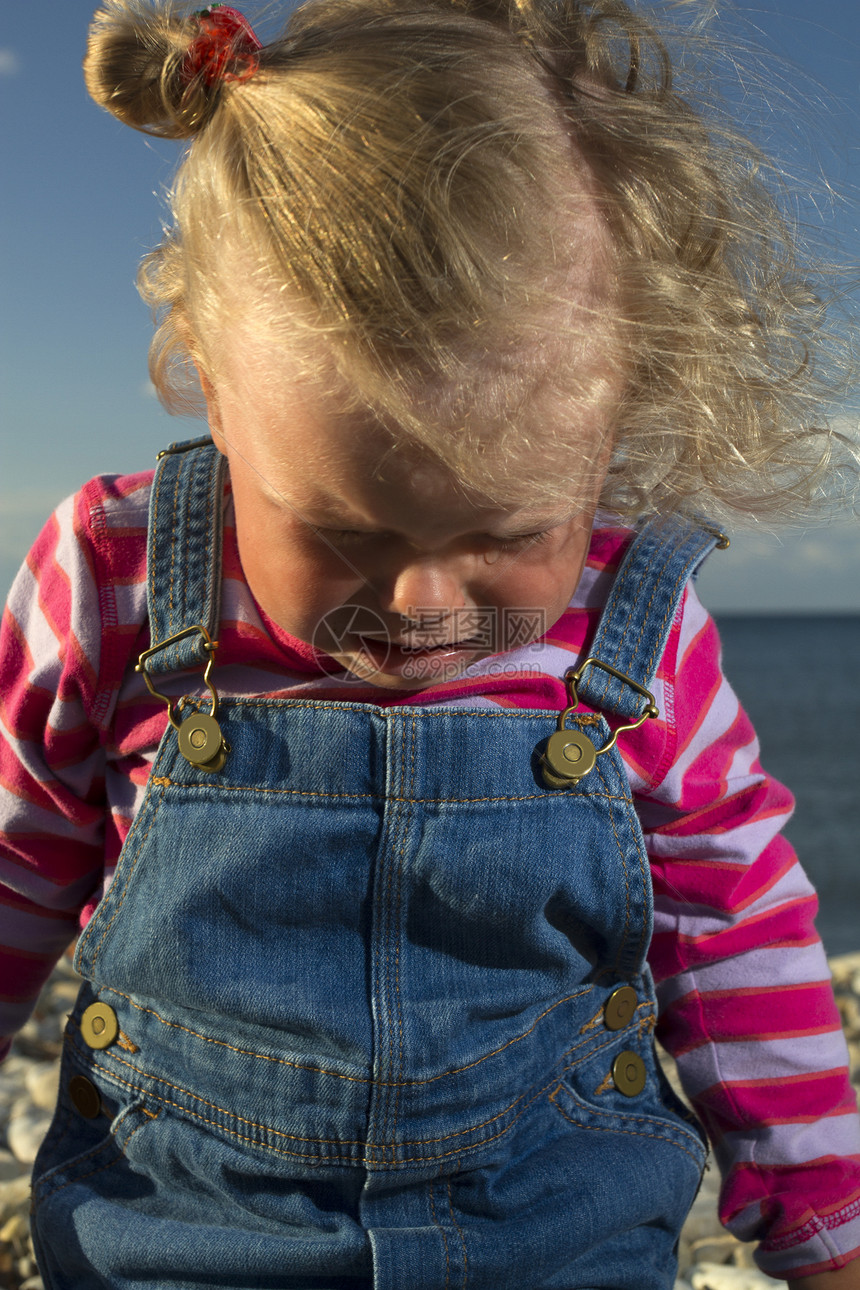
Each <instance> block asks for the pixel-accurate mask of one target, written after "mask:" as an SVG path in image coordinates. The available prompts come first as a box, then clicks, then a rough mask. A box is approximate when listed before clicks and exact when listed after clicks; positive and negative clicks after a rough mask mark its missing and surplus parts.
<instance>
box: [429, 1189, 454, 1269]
mask: <svg viewBox="0 0 860 1290" xmlns="http://www.w3.org/2000/svg"><path fill="white" fill-rule="evenodd" d="M435 1185H436V1184H435V1183H432V1182H431V1184H430V1187H429V1193H430V1214H431V1216H432V1218H433V1225H434V1227H438V1228H439V1231H440V1232H441V1233H442V1241H443V1243H444V1246H445V1286H446V1290H447V1287H448V1286H450V1284H451V1260H450V1258H449V1257H448V1238H447V1236H446V1235H445V1229H444V1227H443V1226H442V1224H441V1223H440V1222H439V1220H438V1218H437V1217H436V1202H435V1201H434V1199H433V1188H434V1187H435Z"/></svg>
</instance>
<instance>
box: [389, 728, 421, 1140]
mask: <svg viewBox="0 0 860 1290" xmlns="http://www.w3.org/2000/svg"><path fill="white" fill-rule="evenodd" d="M403 734H404V743H405V735H406V723H405V722H404V723H403ZM404 758H405V748H404ZM401 773H402V772H401ZM414 795H415V713H413V714H412V721H411V724H410V729H409V798H410V805H409V806H408V807H407V810H406V815H405V818H404V821H403V845H402V846H401V848H400V853H399V858H398V869H397V904H396V907H395V911H394V915H395V917H394V926H395V936H396V939H395V942H394V998H395V1003H396V1007H397V1032H398V1036H397V1037H398V1046H399V1057H398V1063H397V1081H398V1083H397V1087H396V1088H395V1092H394V1121H393V1124H392V1128H391V1136H392V1137H394V1135H395V1133H396V1130H397V1117H398V1115H399V1113H400V1081H401V1080H402V1078H403V1005H402V1001H401V994H400V940H401V935H402V911H403V870H404V866H405V864H406V846H407V843H408V841H409V829H410V826H411V824H412V805H411V802H412V799H414Z"/></svg>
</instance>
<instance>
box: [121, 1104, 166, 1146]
mask: <svg viewBox="0 0 860 1290" xmlns="http://www.w3.org/2000/svg"><path fill="white" fill-rule="evenodd" d="M138 1110H140V1111H141V1112H142V1114H143V1115H145V1116H146V1117H147V1119H148V1120H149V1121H150V1123H151V1122H152V1121H153V1120H157V1119H158V1115H157V1114H155V1113H154V1112H153V1111H147V1109H146V1107H145V1106H141V1107H139V1108H138ZM145 1127H146V1122H144V1123H143V1124H138V1125H137V1127H136V1128H134V1129H132V1131H131V1133H130V1134H129V1135H128V1137H127V1138H126V1140H125V1143H124V1145H123V1146H121V1147H119V1143H118V1142H117V1146H118V1147H119V1149H120V1151H121V1152H122V1154H123V1155H125V1149H126V1147H127V1146H128V1144H129V1143H130V1142H131V1140H132V1138H133V1137H134V1135H135V1134H136V1133H139V1132H140V1130H141V1129H143V1128H145ZM111 1136H112V1137H113V1138H114V1140H115V1141H116V1134H115V1133H114V1131H113V1129H111Z"/></svg>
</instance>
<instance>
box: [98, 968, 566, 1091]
mask: <svg viewBox="0 0 860 1290" xmlns="http://www.w3.org/2000/svg"><path fill="white" fill-rule="evenodd" d="M590 989H591V987H590V986H583V988H582V989H581V990H575V991H574V992H573V993H572V994H566V995H565V996H564V998H563V999H557V1000H556V1001H555V1003H552V1004H550V1006H549V1007H548V1008H545V1009H544V1011H543V1012H541V1013H540V1014H539V1015H538V1016H537V1017H535V1019H534V1021H533V1022H532V1024H531V1025H530V1026H529V1028H528V1030H524V1031H523V1032H522V1034H520V1035H515V1036H514V1038H513V1039H509V1040H508V1041H507V1043H505V1044H502V1045H501V1046H500V1047H499V1048H494V1049H493V1050H492V1051H491V1052H489V1053H484V1055H483V1056H482V1057H476V1058H475V1060H474V1061H473V1062H468V1063H467V1065H465V1066H455V1067H454V1068H453V1069H452V1070H449V1071H440V1073H439V1074H438V1075H431V1076H429V1077H428V1078H427V1079H410V1080H404V1081H403V1087H404V1088H418V1087H422V1086H423V1085H425V1084H435V1083H436V1081H437V1080H440V1079H447V1078H448V1076H449V1075H461V1074H462V1073H463V1071H468V1070H472V1069H473V1068H474V1067H475V1066H480V1064H481V1063H482V1062H485V1061H488V1060H489V1058H491V1057H496V1056H498V1054H499V1053H502V1052H504V1051H505V1049H506V1048H510V1047H511V1045H512V1044H518V1043H520V1041H521V1040H523V1039H526V1038H527V1037H528V1036H529V1035H530V1034H531V1033H532V1032H533V1031H534V1030H535V1029H536V1027H537V1025H538V1023H539V1022H541V1021H543V1019H544V1017H547V1016H549V1014H550V1013H551V1012H554V1011H555V1009H556V1008H559V1007H561V1005H562V1004H563V1003H570V1001H571V1000H572V999H579V998H581V996H582V995H583V994H588V993H589V991H590ZM103 991H107V992H109V993H110V994H115V995H116V996H117V998H119V999H125V1000H126V1002H127V1003H129V1004H130V1005H131V1007H132V1008H136V1009H137V1011H138V1012H143V1013H146V1014H147V1015H149V1016H151V1017H155V1019H156V1021H159V1022H160V1023H161V1024H162V1025H163V1026H169V1027H170V1028H171V1029H172V1030H181V1031H184V1033H185V1034H187V1035H192V1036H193V1037H194V1038H195V1039H202V1040H203V1042H204V1043H206V1044H216V1045H217V1046H218V1047H219V1048H226V1049H228V1051H229V1052H231V1053H238V1054H239V1056H240V1057H253V1058H255V1059H256V1060H257V1061H262V1062H274V1063H275V1064H276V1065H278V1066H289V1067H291V1068H292V1069H294V1070H300V1071H309V1072H310V1073H311V1074H314V1075H331V1076H332V1077H333V1078H334V1079H342V1080H347V1081H348V1082H349V1083H352V1084H375V1085H376V1086H377V1087H379V1088H390V1087H393V1084H392V1083H391V1082H389V1081H386V1080H375V1079H372V1078H371V1079H367V1078H365V1077H364V1076H362V1075H344V1074H343V1073H342V1072H341V1071H333V1070H329V1069H328V1068H327V1067H325V1066H307V1065H305V1064H304V1063H303V1062H292V1061H290V1060H289V1058H287V1057H269V1056H268V1055H267V1054H266V1053H255V1052H252V1051H251V1050H250V1049H248V1048H237V1047H236V1046H235V1045H234V1044H228V1043H227V1042H226V1040H223V1039H213V1038H210V1036H209V1035H203V1034H201V1033H200V1031H199V1030H191V1029H190V1028H189V1027H188V1026H182V1025H180V1024H179V1022H177V1021H166V1020H165V1018H164V1017H162V1016H160V1015H159V1014H158V1013H157V1012H156V1011H155V1010H154V1009H153V1008H144V1007H143V1006H142V1005H141V1004H139V1003H135V1001H134V999H132V998H131V996H130V995H128V994H123V992H122V991H121V990H114V989H113V988H112V987H111V986H104V987H103ZM570 1051H571V1050H570V1049H568V1052H570Z"/></svg>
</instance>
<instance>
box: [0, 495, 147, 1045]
mask: <svg viewBox="0 0 860 1290" xmlns="http://www.w3.org/2000/svg"><path fill="white" fill-rule="evenodd" d="M119 482H120V483H122V482H125V481H119ZM132 491H133V490H132ZM122 493H123V490H122V488H120V489H117V488H116V487H115V485H114V483H113V481H107V480H105V481H93V482H92V483H91V484H89V485H87V487H86V488H85V489H83V490H82V492H81V493H79V494H78V495H77V496H76V497H74V498H70V499H69V500H68V501H66V502H64V503H63V504H62V505H61V506H59V507H58V508H57V510H56V512H55V513H54V514H53V515H52V516H51V518H50V519H49V520H48V522H47V524H46V525H45V527H44V529H43V530H42V533H41V534H40V536H39V538H38V539H37V541H36V543H35V545H34V547H33V549H32V551H31V552H30V554H29V556H28V557H27V560H26V562H25V564H24V566H23V567H22V569H21V571H20V573H19V575H18V577H17V579H16V581H15V583H14V586H13V588H12V591H11V593H10V596H9V601H8V604H7V606H6V608H5V611H4V613H3V617H2V621H1V622H0V980H2V983H3V984H2V990H0V1057H2V1056H5V1053H6V1052H7V1051H8V1048H9V1044H10V1043H11V1036H12V1035H13V1034H14V1033H15V1031H16V1030H18V1029H20V1027H21V1026H22V1025H23V1023H24V1022H25V1021H26V1019H27V1017H28V1016H29V1015H30V1012H31V1011H32V1009H33V1006H34V1004H35V1001H36V999H37V997H38V994H39V991H40V989H41V987H42V986H43V984H44V982H45V980H46V979H47V977H48V976H49V974H50V972H51V969H52V968H53V966H54V964H55V963H56V961H57V959H58V957H59V956H60V954H61V953H62V952H63V950H64V949H65V948H66V947H67V946H68V944H69V942H70V941H72V940H73V939H74V937H75V935H76V934H77V931H78V929H79V926H80V925H81V923H82V921H83V920H84V919H85V916H86V908H87V905H88V904H89V905H90V906H92V905H93V904H94V903H95V901H96V900H97V899H98V896H99V895H100V892H101V888H102V884H103V878H104V863H105V855H104V834H105V770H106V761H107V758H106V750H107V748H108V746H109V742H110V739H109V733H108V723H109V720H110V717H111V715H112V704H113V703H114V702H115V697H116V689H117V688H118V680H117V679H116V678H114V677H113V676H112V671H118V672H119V674H120V675H121V667H122V664H121V662H120V660H121V658H122V657H123V656H124V654H125V653H127V652H128V649H129V644H128V639H129V638H128V633H127V630H126V629H125V624H124V623H123V621H122V620H123V613H122V609H121V603H122V599H123V595H124V594H125V595H127V593H128V586H127V584H126V579H125V578H124V576H123V569H122V568H121V567H117V568H112V567H111V566H112V564H113V565H118V566H123V564H124V562H125V563H127V560H126V556H127V555H128V550H129V542H131V545H132V546H135V540H134V539H131V538H130V536H129V531H128V529H127V528H122V529H117V528H114V529H113V531H111V524H110V521H109V519H108V518H107V515H108V513H109V512H110V510H111V507H112V506H113V508H114V511H116V509H117V508H118V509H119V510H120V511H122V510H123V501H124V499H123V496H122ZM128 509H129V508H128V506H127V505H126V506H125V511H126V512H127V511H128ZM135 549H136V550H138V549H140V550H142V551H143V553H144V557H145V512H144V528H143V539H142V542H141V539H140V536H139V535H138V537H137V539H136V546H135ZM108 575H110V576H108ZM118 605H119V609H118ZM137 630H139V625H138V627H137ZM132 639H134V638H133V637H132ZM82 911H83V913H82Z"/></svg>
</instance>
